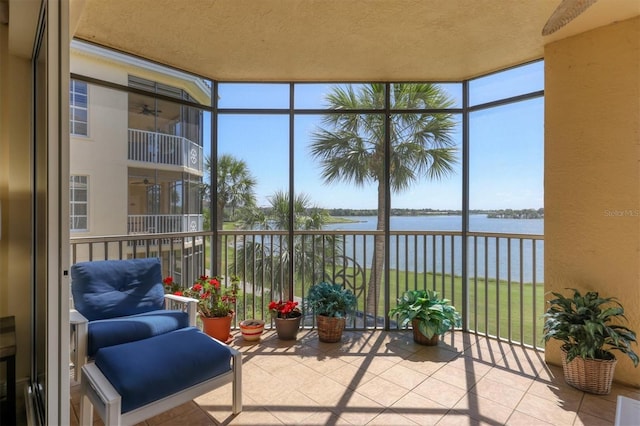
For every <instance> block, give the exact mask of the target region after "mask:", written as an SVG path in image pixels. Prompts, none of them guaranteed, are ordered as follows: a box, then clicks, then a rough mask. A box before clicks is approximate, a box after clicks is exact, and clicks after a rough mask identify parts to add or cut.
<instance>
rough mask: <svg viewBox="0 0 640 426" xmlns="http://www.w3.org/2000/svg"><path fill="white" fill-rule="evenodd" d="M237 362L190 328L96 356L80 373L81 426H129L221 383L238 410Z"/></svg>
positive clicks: (237, 356)
mask: <svg viewBox="0 0 640 426" xmlns="http://www.w3.org/2000/svg"><path fill="white" fill-rule="evenodd" d="M241 370H242V356H241V354H240V353H239V352H238V351H236V350H235V349H233V348H230V347H229V346H227V345H225V344H223V343H221V342H219V341H217V340H215V339H212V338H211V337H209V336H207V335H206V334H204V333H202V332H201V331H200V330H199V329H197V328H195V327H188V328H184V329H180V330H176V331H173V332H170V333H166V334H162V335H159V336H155V337H151V338H148V339H144V340H138V341H135V342H130V343H124V344H121V345H115V346H109V347H106V348H102V349H100V350H98V352H97V354H96V356H95V362H94V363H93V364H87V365H84V366H83V367H82V380H81V381H80V392H81V401H80V415H81V424H93V423H92V421H93V419H92V418H91V416H92V413H93V407H95V408H96V411H97V412H98V413H99V415H100V417H101V418H102V420H103V421H104V423H105V424H106V425H112V424H114V425H120V424H135V423H139V422H141V421H143V420H145V419H147V418H149V417H153V416H155V415H156V414H159V413H161V412H164V411H167V410H169V409H171V408H173V407H176V406H178V405H181V404H184V403H185V402H187V401H190V400H192V399H194V398H196V397H197V396H199V395H202V394H203V393H206V392H209V391H210V390H213V389H215V388H217V387H219V386H222V385H224V384H227V383H230V382H231V383H232V384H233V390H232V392H233V396H232V412H233V414H238V413H239V412H240V411H241V410H242V399H241V379H242V375H241Z"/></svg>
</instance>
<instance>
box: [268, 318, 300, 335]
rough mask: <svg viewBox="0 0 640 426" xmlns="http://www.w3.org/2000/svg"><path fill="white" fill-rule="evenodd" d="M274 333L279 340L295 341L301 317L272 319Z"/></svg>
mask: <svg viewBox="0 0 640 426" xmlns="http://www.w3.org/2000/svg"><path fill="white" fill-rule="evenodd" d="M273 320H274V322H275V324H276V332H277V333H278V339H280V340H296V338H297V337H298V330H299V329H300V321H301V320H302V315H298V316H297V317H295V318H274V319H273Z"/></svg>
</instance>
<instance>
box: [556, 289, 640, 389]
mask: <svg viewBox="0 0 640 426" xmlns="http://www.w3.org/2000/svg"><path fill="white" fill-rule="evenodd" d="M568 290H573V296H571V297H565V296H564V295H562V294H560V293H554V292H552V293H551V294H553V296H555V299H551V300H549V301H548V304H549V308H548V309H547V311H546V313H545V315H544V317H545V323H544V330H543V338H544V341H545V342H548V341H549V339H556V340H559V341H560V342H562V346H561V348H560V350H561V357H562V369H563V373H564V378H565V380H566V382H567V383H568V384H570V385H571V386H573V387H575V388H578V389H580V390H583V391H585V392H590V393H595V394H601V395H603V394H608V393H609V392H610V391H611V382H612V380H613V373H614V370H615V366H616V363H617V359H616V357H615V356H614V354H613V353H612V352H611V351H613V350H617V351H620V352H622V353H623V354H626V355H627V356H629V358H631V361H632V362H633V365H634V367H637V366H638V355H637V354H636V353H635V352H634V351H633V349H632V348H631V344H632V343H636V344H637V341H636V333H635V332H634V331H631V330H630V329H629V328H628V327H626V326H624V325H622V324H621V323H620V322H621V320H625V321H626V318H625V316H624V308H623V307H622V305H621V304H620V302H619V301H618V300H617V299H616V298H615V297H600V296H599V295H598V293H597V292H594V291H588V292H587V293H585V294H584V295H582V294H581V293H580V292H579V291H578V290H576V289H568Z"/></svg>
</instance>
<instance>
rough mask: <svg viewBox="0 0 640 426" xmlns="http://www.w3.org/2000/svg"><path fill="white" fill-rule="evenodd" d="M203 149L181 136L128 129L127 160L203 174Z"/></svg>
mask: <svg viewBox="0 0 640 426" xmlns="http://www.w3.org/2000/svg"><path fill="white" fill-rule="evenodd" d="M203 155H204V154H203V149H202V147H201V146H199V145H198V144H196V143H195V142H192V141H190V140H189V139H187V138H184V137H182V136H174V135H167V134H164V133H156V132H149V131H145V130H138V129H129V156H128V158H129V160H134V161H142V162H145V163H158V164H169V165H173V166H181V167H185V168H187V169H190V170H193V171H196V172H198V173H203V171H204V156H203Z"/></svg>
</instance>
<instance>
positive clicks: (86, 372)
mask: <svg viewBox="0 0 640 426" xmlns="http://www.w3.org/2000/svg"><path fill="white" fill-rule="evenodd" d="M229 350H231V355H232V367H231V370H230V371H227V372H226V373H223V374H219V375H218V376H215V377H213V378H211V379H209V380H206V381H204V382H201V383H198V384H197V385H195V386H192V387H190V388H187V389H184V390H182V391H180V392H177V393H174V394H173V395H169V396H166V397H164V398H162V399H159V400H157V401H153V402H150V403H149V404H147V405H143V406H142V407H138V408H136V409H135V410H131V411H129V412H127V413H125V414H122V413H121V411H122V410H121V402H122V401H121V397H120V394H118V392H117V391H116V390H115V388H114V387H113V386H112V385H111V382H109V380H108V379H107V378H106V377H105V376H104V374H102V371H100V369H99V368H98V367H97V366H96V365H95V364H93V363H91V364H86V365H84V366H83V367H82V380H81V381H80V398H81V399H80V424H82V425H92V424H93V408H94V407H95V409H96V411H97V412H98V414H99V415H100V418H101V419H102V420H103V422H104V424H105V425H106V426H112V425H114V426H121V425H133V424H136V423H140V422H141V421H143V420H145V419H148V418H150V417H153V416H155V415H157V414H160V413H162V412H164V411H167V410H170V409H172V408H174V407H177V406H178V405H181V404H184V403H185V402H188V401H191V400H192V399H194V398H196V397H198V396H200V395H202V394H204V393H206V392H209V391H211V390H213V389H216V388H218V387H220V386H222V385H225V384H227V383H233V386H232V407H231V411H232V413H233V414H234V415H235V414H238V413H240V412H241V411H242V354H241V353H240V352H238V351H237V350H235V349H233V348H229Z"/></svg>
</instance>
